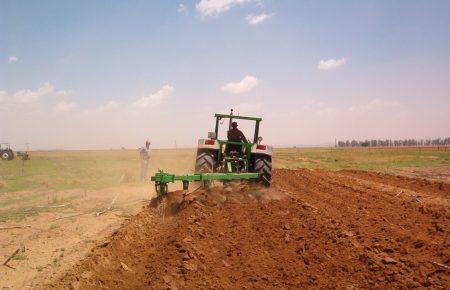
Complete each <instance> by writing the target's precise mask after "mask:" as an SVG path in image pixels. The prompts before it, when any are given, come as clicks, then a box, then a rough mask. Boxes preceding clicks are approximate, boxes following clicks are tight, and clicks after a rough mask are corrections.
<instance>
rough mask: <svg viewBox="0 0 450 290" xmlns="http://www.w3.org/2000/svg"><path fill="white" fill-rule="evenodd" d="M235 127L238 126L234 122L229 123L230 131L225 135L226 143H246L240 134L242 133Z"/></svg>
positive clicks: (242, 134)
mask: <svg viewBox="0 0 450 290" xmlns="http://www.w3.org/2000/svg"><path fill="white" fill-rule="evenodd" d="M237 127H238V124H237V123H236V122H233V123H231V129H230V130H228V134H227V136H228V141H232V142H244V143H247V139H246V138H245V136H244V133H242V131H241V130H239V129H238V128H237Z"/></svg>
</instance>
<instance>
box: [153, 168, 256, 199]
mask: <svg viewBox="0 0 450 290" xmlns="http://www.w3.org/2000/svg"><path fill="white" fill-rule="evenodd" d="M258 178H259V173H198V174H186V175H175V174H170V173H166V172H164V171H162V170H159V171H158V172H157V173H155V175H154V176H152V177H151V180H152V181H154V182H155V189H156V192H157V194H158V196H164V195H166V194H167V188H168V186H167V185H168V183H172V182H175V181H181V182H183V189H184V190H188V189H189V182H192V181H202V182H203V183H204V185H205V188H208V184H209V182H211V181H213V180H221V181H231V180H249V179H258Z"/></svg>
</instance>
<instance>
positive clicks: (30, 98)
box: [13, 82, 55, 103]
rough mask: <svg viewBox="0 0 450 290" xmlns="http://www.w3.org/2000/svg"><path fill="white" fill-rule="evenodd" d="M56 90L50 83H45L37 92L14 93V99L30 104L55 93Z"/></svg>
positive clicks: (22, 91) (21, 91)
mask: <svg viewBox="0 0 450 290" xmlns="http://www.w3.org/2000/svg"><path fill="white" fill-rule="evenodd" d="M54 90H55V88H54V87H53V86H52V85H51V84H50V83H48V82H47V83H45V84H44V85H43V86H42V87H40V88H38V89H37V90H35V91H33V90H20V91H17V92H15V93H14V95H13V97H14V99H16V100H17V101H19V102H22V103H30V102H34V101H36V100H38V99H39V98H40V97H42V96H45V95H49V94H51V93H53V92H54Z"/></svg>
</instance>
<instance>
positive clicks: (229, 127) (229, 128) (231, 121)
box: [228, 109, 233, 130]
mask: <svg viewBox="0 0 450 290" xmlns="http://www.w3.org/2000/svg"><path fill="white" fill-rule="evenodd" d="M230 116H233V109H231V112H230ZM231 123H233V118H230V122H229V124H228V130H231Z"/></svg>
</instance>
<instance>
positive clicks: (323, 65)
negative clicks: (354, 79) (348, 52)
mask: <svg viewBox="0 0 450 290" xmlns="http://www.w3.org/2000/svg"><path fill="white" fill-rule="evenodd" d="M346 63H347V59H345V58H341V59H332V58H331V59H329V60H323V59H322V60H321V61H320V62H319V66H318V68H319V69H321V70H332V69H337V68H339V67H341V66H343V65H344V64H346Z"/></svg>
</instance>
